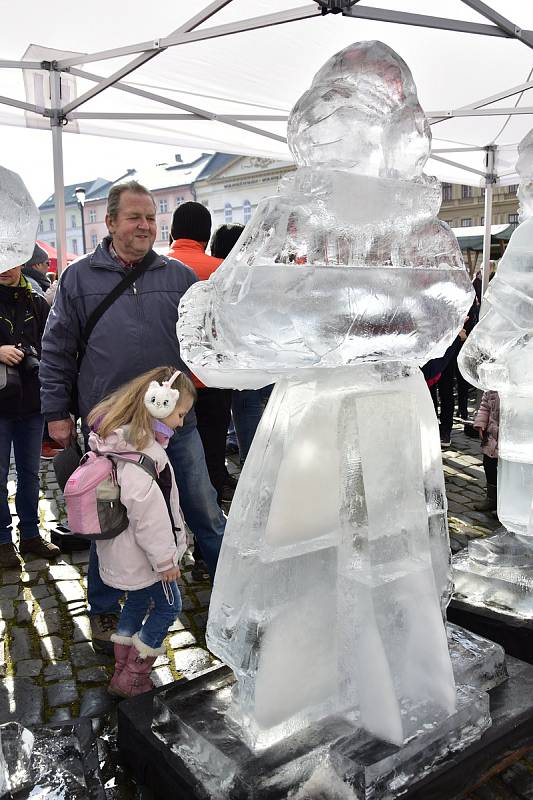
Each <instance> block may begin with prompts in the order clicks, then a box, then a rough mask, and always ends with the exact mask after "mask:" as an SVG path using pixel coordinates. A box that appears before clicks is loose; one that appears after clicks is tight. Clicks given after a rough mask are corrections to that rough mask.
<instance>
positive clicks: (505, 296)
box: [459, 130, 533, 396]
mask: <svg viewBox="0 0 533 800" xmlns="http://www.w3.org/2000/svg"><path fill="white" fill-rule="evenodd" d="M518 152H519V157H518V161H517V165H516V169H517V172H518V173H519V175H520V187H519V190H518V196H519V198H520V217H521V224H520V225H519V226H518V227H517V228H516V230H515V231H514V232H513V235H512V236H511V238H510V240H509V244H508V245H507V249H506V251H505V253H504V255H503V257H502V259H501V261H500V263H499V266H498V270H497V272H496V275H495V277H494V279H493V280H492V281H491V282H490V284H489V287H488V289H487V291H486V293H485V295H484V298H483V302H482V305H481V319H480V321H479V323H478V324H477V325H476V327H475V328H474V330H473V331H472V333H471V334H470V336H469V337H468V339H467V341H466V343H465V345H464V347H463V349H462V351H461V355H460V360H459V366H460V368H461V372H462V373H463V375H464V376H465V378H466V379H467V380H468V381H470V383H473V384H474V385H476V386H479V387H481V388H482V389H486V390H489V389H493V390H495V391H498V392H500V394H507V395H509V394H521V395H529V396H531V395H533V255H532V254H533V218H532V212H533V130H532V131H530V132H529V133H528V134H527V136H525V137H524V139H523V140H522V141H521V142H520V145H519V146H518Z"/></svg>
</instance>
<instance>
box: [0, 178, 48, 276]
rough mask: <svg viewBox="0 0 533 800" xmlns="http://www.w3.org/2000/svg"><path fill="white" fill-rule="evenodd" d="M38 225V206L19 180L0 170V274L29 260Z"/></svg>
mask: <svg viewBox="0 0 533 800" xmlns="http://www.w3.org/2000/svg"><path fill="white" fill-rule="evenodd" d="M38 224H39V212H38V211H37V206H36V205H35V203H34V202H33V200H32V198H31V197H30V194H29V192H28V190H27V189H26V187H25V185H24V183H23V181H22V178H20V176H19V175H17V173H16V172H11V170H9V169H6V168H5V167H0V272H6V270H8V269H11V268H12V267H18V266H21V265H22V264H25V263H26V261H28V260H29V259H30V258H31V256H32V254H33V249H34V247H35V239H36V237H37V225H38Z"/></svg>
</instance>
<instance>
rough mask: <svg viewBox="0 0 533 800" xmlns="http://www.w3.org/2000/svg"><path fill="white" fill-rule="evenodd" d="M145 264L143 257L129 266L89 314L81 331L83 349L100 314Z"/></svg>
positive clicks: (132, 280) (133, 281)
mask: <svg viewBox="0 0 533 800" xmlns="http://www.w3.org/2000/svg"><path fill="white" fill-rule="evenodd" d="M147 266H148V259H146V258H143V260H142V261H139V263H138V264H136V265H135V266H134V267H131V268H130V269H129V270H128V272H127V274H126V275H124V277H123V278H122V280H121V281H119V283H117V285H116V286H115V287H114V288H113V289H111V291H110V292H109V294H107V295H106V296H105V297H104V299H103V300H102V302H101V303H100V304H99V305H97V306H96V308H95V309H94V311H93V312H92V314H90V315H89V319H88V320H87V322H86V323H85V327H84V329H83V330H82V332H81V338H80V344H81V348H82V349H83V350H85V348H86V347H87V344H88V342H89V338H90V336H91V333H92V332H93V330H94V326H95V325H96V323H97V322H98V320H99V319H100V317H101V316H102V314H104V313H105V312H106V311H107V309H108V308H109V307H110V306H111V305H113V303H114V302H115V300H116V299H117V297H120V295H121V294H122V293H123V292H124V291H125V290H126V289H127V288H128V286H131V285H132V283H135V281H136V280H137V278H138V277H139V276H140V275H142V273H143V272H144V271H145V269H146V268H147Z"/></svg>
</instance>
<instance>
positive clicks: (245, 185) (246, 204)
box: [195, 153, 295, 231]
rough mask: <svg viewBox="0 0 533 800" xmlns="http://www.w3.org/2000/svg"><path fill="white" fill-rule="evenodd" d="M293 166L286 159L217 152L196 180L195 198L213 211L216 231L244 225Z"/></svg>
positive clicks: (274, 191) (275, 190)
mask: <svg viewBox="0 0 533 800" xmlns="http://www.w3.org/2000/svg"><path fill="white" fill-rule="evenodd" d="M294 169H295V167H294V164H292V163H290V162H286V161H274V160H272V159H268V158H257V157H254V156H235V155H228V154H227V153H215V154H214V155H213V156H212V158H211V159H210V161H209V162H208V164H207V165H206V166H205V167H204V169H203V170H202V172H201V173H200V174H199V175H198V177H197V179H196V182H195V192H196V200H197V201H198V202H199V203H203V204H204V205H205V206H207V208H208V209H209V211H210V212H211V218H212V220H213V231H215V230H216V229H217V228H218V226H219V225H222V224H224V223H235V222H240V223H242V224H243V225H245V224H246V223H247V222H248V221H249V220H250V218H251V216H252V214H253V212H254V211H255V209H256V207H257V204H258V202H259V201H260V200H262V199H263V198H264V197H268V196H269V195H272V194H276V192H277V190H278V184H279V182H280V180H281V178H283V176H284V175H286V174H287V173H289V172H293V171H294Z"/></svg>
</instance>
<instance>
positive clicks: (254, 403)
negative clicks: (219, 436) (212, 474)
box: [231, 385, 273, 462]
mask: <svg viewBox="0 0 533 800" xmlns="http://www.w3.org/2000/svg"><path fill="white" fill-rule="evenodd" d="M272 388H273V387H272V385H270V386H263V387H262V388H261V389H242V390H241V391H237V390H234V391H233V395H232V399H231V415H232V417H233V424H234V426H235V433H236V434H237V441H238V443H239V455H240V457H241V462H244V461H245V460H246V456H247V455H248V450H249V449H250V447H251V445H252V441H253V438H254V436H255V432H256V430H257V426H258V425H259V422H260V420H261V417H262V416H263V411H264V408H265V405H266V403H267V401H268V398H269V397H270V395H271V393H272Z"/></svg>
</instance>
